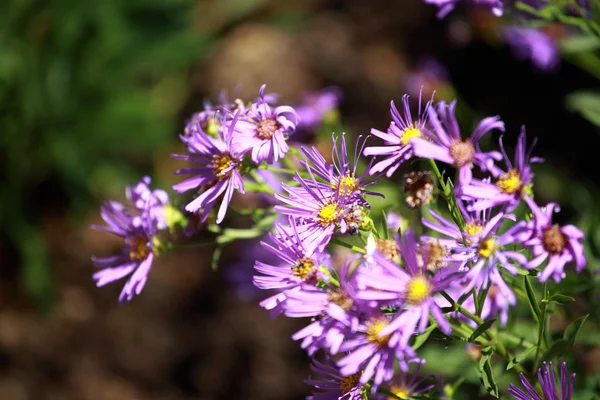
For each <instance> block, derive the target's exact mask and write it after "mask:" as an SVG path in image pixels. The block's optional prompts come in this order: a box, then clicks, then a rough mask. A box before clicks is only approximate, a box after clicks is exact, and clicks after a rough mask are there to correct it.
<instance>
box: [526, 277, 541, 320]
mask: <svg viewBox="0 0 600 400" xmlns="http://www.w3.org/2000/svg"><path fill="white" fill-rule="evenodd" d="M523 283H524V285H525V292H526V293H527V299H528V300H529V307H530V308H531V313H532V314H533V318H535V320H536V322H537V323H538V324H539V323H540V321H541V320H542V309H541V308H540V305H539V304H538V302H537V299H536V298H535V293H534V292H533V287H532V286H531V283H530V282H529V278H528V277H526V276H524V277H523Z"/></svg>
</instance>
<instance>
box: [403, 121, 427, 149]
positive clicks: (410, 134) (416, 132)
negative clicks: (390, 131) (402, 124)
mask: <svg viewBox="0 0 600 400" xmlns="http://www.w3.org/2000/svg"><path fill="white" fill-rule="evenodd" d="M422 136H423V133H422V132H421V130H420V129H419V128H417V127H416V126H414V125H412V126H409V127H408V128H406V129H405V130H403V131H402V134H401V136H400V143H402V144H403V145H404V146H406V145H407V144H408V143H409V142H410V141H411V140H412V138H415V137H422Z"/></svg>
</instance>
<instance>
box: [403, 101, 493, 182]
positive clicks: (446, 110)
mask: <svg viewBox="0 0 600 400" xmlns="http://www.w3.org/2000/svg"><path fill="white" fill-rule="evenodd" d="M455 108H456V100H454V101H452V102H451V103H450V105H448V104H446V102H444V101H440V102H439V103H438V105H437V110H436V107H430V108H429V121H430V124H431V129H430V130H427V131H426V132H425V134H424V135H423V137H418V138H415V139H414V140H413V143H412V145H413V150H414V154H415V156H418V157H422V158H432V159H434V160H438V161H441V162H444V163H446V164H450V165H453V166H454V167H456V168H458V172H459V175H458V176H459V182H460V184H461V185H464V184H467V183H469V182H470V181H471V176H472V173H471V168H472V164H475V165H477V166H478V167H480V168H481V169H483V170H488V169H490V168H491V167H492V166H493V164H494V159H500V158H502V155H501V154H500V153H498V152H495V151H494V152H488V153H483V152H482V151H481V150H480V149H479V140H480V139H481V138H482V137H483V136H484V135H485V134H486V133H488V132H490V131H492V130H494V129H497V130H499V131H502V132H504V122H502V121H501V120H500V117H498V116H496V117H487V118H484V119H482V120H481V121H480V122H479V123H478V124H477V126H476V127H475V130H474V131H473V134H472V135H471V137H469V138H467V139H463V138H462V135H461V132H460V127H459V126H458V121H457V120H456V116H455Z"/></svg>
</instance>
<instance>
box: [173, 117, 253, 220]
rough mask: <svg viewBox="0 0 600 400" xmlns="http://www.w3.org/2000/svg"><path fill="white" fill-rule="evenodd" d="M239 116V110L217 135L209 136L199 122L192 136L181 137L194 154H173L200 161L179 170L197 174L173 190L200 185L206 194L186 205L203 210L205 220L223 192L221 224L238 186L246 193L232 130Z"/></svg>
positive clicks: (183, 189) (220, 212)
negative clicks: (194, 165)
mask: <svg viewBox="0 0 600 400" xmlns="http://www.w3.org/2000/svg"><path fill="white" fill-rule="evenodd" d="M238 115H239V112H238V114H236V115H235V117H234V118H233V120H232V121H231V125H230V126H229V127H228V129H227V130H221V131H220V132H219V135H218V137H217V138H214V137H211V136H208V135H206V133H204V131H203V130H202V128H201V127H200V125H196V129H195V130H194V131H192V135H191V136H189V137H186V136H183V135H182V136H181V140H182V141H183V142H184V143H185V144H186V145H187V147H188V151H189V152H190V153H191V154H190V155H181V154H173V157H175V158H177V159H180V160H184V161H190V162H193V163H195V164H199V166H197V167H193V168H183V169H179V170H177V171H175V173H176V174H192V175H194V176H193V177H192V178H189V179H186V180H185V181H183V182H181V183H178V184H176V185H174V186H173V189H174V190H175V191H176V192H178V193H183V192H186V191H188V190H191V189H196V188H200V189H201V192H202V193H201V194H200V195H199V196H198V197H196V198H195V199H194V200H192V201H191V202H190V203H189V204H188V205H186V206H185V209H186V210H187V211H189V212H193V213H195V212H197V211H198V210H200V209H203V211H202V216H201V221H202V222H204V221H206V219H207V218H208V215H209V213H210V211H211V210H212V208H213V206H214V205H215V203H216V202H217V200H218V199H219V197H220V196H221V195H223V200H222V201H221V206H220V207H219V211H218V213H217V223H218V224H219V223H221V221H223V218H225V213H226V212H227V207H228V206H229V202H230V201H231V197H232V196H233V191H234V190H235V189H237V190H239V191H240V192H241V193H244V181H243V180H242V175H241V174H240V171H239V168H240V166H241V162H242V159H241V155H240V154H239V153H238V152H237V151H235V150H234V149H233V147H232V131H233V127H234V126H235V123H236V121H237V118H238ZM221 132H224V133H223V134H222V133H221Z"/></svg>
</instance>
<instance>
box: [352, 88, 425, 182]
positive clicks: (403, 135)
mask: <svg viewBox="0 0 600 400" xmlns="http://www.w3.org/2000/svg"><path fill="white" fill-rule="evenodd" d="M408 99H409V96H408V95H406V94H405V95H404V96H402V111H403V114H400V112H398V109H397V108H396V105H395V104H394V102H393V101H392V102H391V105H390V114H391V115H392V122H391V123H390V126H389V128H388V130H387V133H386V132H382V131H380V130H377V129H375V128H373V129H371V133H372V134H373V135H375V136H377V137H378V138H380V139H383V141H384V146H372V147H367V148H366V149H365V150H364V152H363V154H364V155H365V156H384V157H386V158H385V159H384V160H382V161H379V162H377V163H376V164H375V165H374V166H373V167H371V169H370V170H369V173H370V174H371V175H375V174H378V173H381V172H383V171H386V170H387V172H386V176H387V177H388V178H389V177H390V176H392V174H393V173H394V172H395V171H396V170H397V169H398V167H400V165H401V164H402V163H403V162H405V161H406V160H408V159H410V158H411V157H412V156H413V154H414V153H413V144H412V139H413V138H416V137H423V136H424V135H425V133H424V132H425V131H426V130H427V129H428V128H427V126H428V125H427V123H428V121H427V118H428V115H429V109H430V107H431V105H432V103H433V100H430V101H428V102H427V103H426V104H425V107H422V101H421V93H419V106H418V110H417V117H416V118H415V119H413V118H412V114H411V111H410V105H409V102H408Z"/></svg>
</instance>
